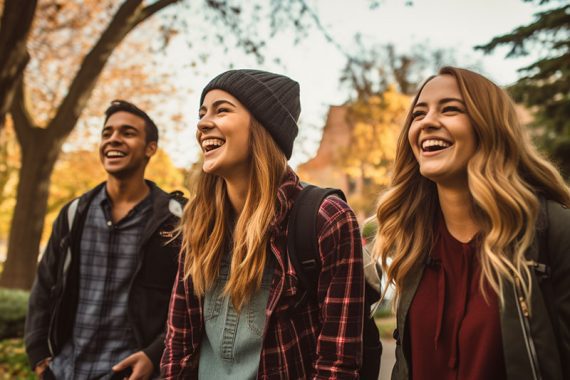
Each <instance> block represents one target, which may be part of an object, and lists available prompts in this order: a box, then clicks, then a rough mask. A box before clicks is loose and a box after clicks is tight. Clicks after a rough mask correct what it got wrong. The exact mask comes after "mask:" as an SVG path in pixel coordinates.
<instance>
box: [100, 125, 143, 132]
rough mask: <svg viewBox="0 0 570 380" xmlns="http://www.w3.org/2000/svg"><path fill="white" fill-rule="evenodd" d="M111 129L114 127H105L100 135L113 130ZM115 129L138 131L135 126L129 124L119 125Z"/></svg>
mask: <svg viewBox="0 0 570 380" xmlns="http://www.w3.org/2000/svg"><path fill="white" fill-rule="evenodd" d="M113 128H114V127H113V126H112V125H106V126H104V127H103V130H102V131H101V133H103V132H105V131H106V130H109V129H113ZM116 128H118V129H132V130H135V131H138V129H137V128H136V127H135V126H132V125H130V124H121V125H119V126H117V127H116Z"/></svg>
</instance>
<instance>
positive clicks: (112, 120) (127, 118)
mask: <svg viewBox="0 0 570 380" xmlns="http://www.w3.org/2000/svg"><path fill="white" fill-rule="evenodd" d="M125 125H128V126H131V127H135V128H137V129H141V130H144V128H145V124H144V119H143V118H142V117H140V116H137V115H134V114H132V113H130V112H126V111H119V112H115V113H114V114H112V115H111V116H110V117H109V118H108V119H107V121H106V122H105V126H104V127H105V128H108V127H112V128H118V127H122V126H125Z"/></svg>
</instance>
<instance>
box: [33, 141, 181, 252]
mask: <svg viewBox="0 0 570 380" xmlns="http://www.w3.org/2000/svg"><path fill="white" fill-rule="evenodd" d="M145 177H146V178H148V179H150V180H152V181H153V182H155V183H156V184H157V185H158V186H159V187H161V188H162V189H163V190H165V191H168V192H170V191H174V190H184V173H183V171H182V170H181V169H178V168H176V167H175V166H174V164H173V163H172V160H171V159H170V156H169V155H168V154H167V153H166V152H165V151H163V150H162V149H159V150H158V151H157V152H156V154H155V155H154V156H153V157H152V158H151V160H150V162H149V164H148V166H147V169H146V172H145ZM105 178H106V173H105V171H104V170H103V167H102V166H101V162H100V161H99V153H98V151H97V149H96V148H94V149H93V150H79V151H73V152H67V153H63V154H62V155H61V156H60V159H59V160H58V162H57V164H56V166H55V169H54V172H53V175H52V179H51V186H50V197H49V201H48V212H47V215H46V220H45V225H44V233H43V236H42V241H46V239H47V238H48V237H49V235H50V233H51V226H52V223H53V221H54V220H55V218H56V217H57V215H58V213H59V211H60V210H61V207H63V205H65V204H66V203H67V202H69V201H70V200H71V199H73V198H75V197H78V196H80V195H81V194H83V193H84V192H86V191H88V190H89V189H91V188H93V187H95V186H96V185H98V184H99V183H101V182H103V181H105Z"/></svg>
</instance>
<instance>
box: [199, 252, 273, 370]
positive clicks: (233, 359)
mask: <svg viewBox="0 0 570 380" xmlns="http://www.w3.org/2000/svg"><path fill="white" fill-rule="evenodd" d="M270 257H271V256H270ZM229 260H230V255H229V254H226V255H224V257H223V259H222V265H221V268H220V275H219V277H218V279H217V280H216V282H215V284H214V286H213V287H212V288H211V289H209V290H208V291H207V292H206V294H205V297H204V334H203V338H202V346H201V347H200V364H199V367H198V368H199V370H198V379H199V380H223V379H230V378H231V379H240V380H242V379H244V380H246V379H255V378H256V376H257V369H258V367H259V356H260V354H261V346H262V343H263V330H264V326H265V307H266V305H267V300H268V298H269V288H270V286H271V279H272V275H273V263H272V260H271V259H270V258H268V260H267V264H266V265H265V269H264V272H263V280H262V283H261V288H260V289H259V290H258V291H257V292H256V293H255V294H254V295H253V296H252V298H251V300H250V301H249V302H248V303H247V304H246V305H245V306H244V307H243V308H242V311H241V313H238V312H237V311H236V310H235V309H234V307H233V305H232V303H231V300H230V297H229V296H223V295H222V292H223V289H224V286H225V284H226V282H227V279H228V275H229V266H230V262H229Z"/></svg>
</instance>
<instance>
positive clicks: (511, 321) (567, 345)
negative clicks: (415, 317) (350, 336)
mask: <svg viewBox="0 0 570 380" xmlns="http://www.w3.org/2000/svg"><path fill="white" fill-rule="evenodd" d="M536 231H537V233H536V235H537V236H538V238H535V241H534V243H533V244H532V246H531V247H530V248H529V250H528V251H527V259H529V260H532V261H534V262H538V263H546V264H547V265H548V266H549V267H550V270H551V272H550V274H549V275H547V276H544V275H543V273H542V272H543V269H544V268H543V267H542V266H540V267H538V268H533V269H535V270H532V271H531V274H532V295H531V303H532V305H531V306H532V307H531V314H530V315H528V308H527V305H526V303H525V302H524V298H522V299H521V298H519V297H520V296H521V292H520V290H519V289H517V287H516V286H514V285H512V284H511V283H506V284H505V286H504V289H503V297H504V300H505V304H504V307H502V308H501V310H500V317H501V334H502V341H503V352H504V358H505V366H506V372H507V377H508V379H512V380H515V379H516V380H527V379H528V380H537V379H545V380H546V379H548V380H558V379H560V380H563V379H570V210H569V209H566V208H564V207H563V206H561V205H560V204H558V203H555V202H551V201H546V202H543V203H542V207H541V212H540V214H539V217H538V221H537V227H536ZM541 251H542V252H541ZM424 267H425V265H424V264H423V262H422V264H419V265H417V266H416V267H415V268H414V269H413V270H412V272H410V274H409V275H408V278H407V281H406V284H405V286H404V287H403V289H404V290H403V292H402V294H401V296H400V302H399V304H398V311H397V330H396V331H395V332H394V337H395V338H396V341H397V345H396V365H395V366H394V369H393V371H392V379H393V380H400V379H409V378H410V366H409V364H410V363H409V358H410V354H409V353H410V341H409V337H408V336H407V330H406V328H407V326H406V321H407V316H408V310H409V309H410V305H411V303H412V299H413V298H414V295H415V293H416V290H417V288H418V285H419V283H420V280H421V278H422V274H423V270H424ZM464 360H468V359H467V358H466V359H464Z"/></svg>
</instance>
